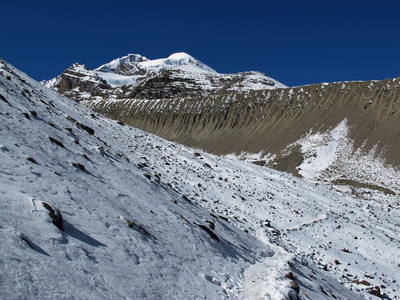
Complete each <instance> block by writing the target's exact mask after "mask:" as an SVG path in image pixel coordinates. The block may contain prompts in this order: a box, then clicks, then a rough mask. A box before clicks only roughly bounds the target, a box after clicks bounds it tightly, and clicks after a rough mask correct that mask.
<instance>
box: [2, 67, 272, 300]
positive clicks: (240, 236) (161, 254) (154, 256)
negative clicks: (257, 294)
mask: <svg viewBox="0 0 400 300" xmlns="http://www.w3.org/2000/svg"><path fill="white" fill-rule="evenodd" d="M0 89H1V90H0V93H1V96H0V97H1V101H0V105H1V112H0V118H1V132H0V133H1V145H0V151H1V156H0V160H1V171H0V195H1V202H0V205H1V206H0V211H1V213H0V215H1V226H0V240H1V242H0V265H1V268H0V269H1V271H0V276H1V280H0V285H1V286H0V291H1V292H0V297H1V298H3V299H20V298H35V299H43V298H53V299H54V298H58V299H64V298H74V297H76V298H86V299H88V298H91V299H123V298H130V299H139V298H140V299H162V298H164V299H188V298H193V299H194V298H205V297H207V298H214V299H217V298H230V297H231V298H238V297H239V298H240V295H241V292H240V289H241V284H240V282H241V281H242V279H243V278H242V277H243V275H242V274H243V272H244V270H245V268H246V267H247V266H249V265H250V264H252V263H254V262H255V261H256V260H257V259H261V258H262V257H267V256H270V255H272V254H273V253H272V251H270V250H269V249H268V248H267V247H266V246H265V245H263V244H262V243H261V242H259V241H258V240H257V239H255V238H253V237H251V236H249V235H247V234H245V233H244V232H243V231H241V230H238V229H235V228H234V227H232V226H231V225H229V224H227V223H226V222H225V221H223V220H220V219H219V218H218V217H217V216H215V215H211V214H210V213H209V212H208V211H206V210H204V209H201V208H199V207H198V206H196V205H193V204H191V203H190V202H189V201H187V200H185V199H184V198H182V196H183V194H181V193H179V191H175V190H174V188H172V187H171V186H168V185H167V184H166V183H164V182H163V180H162V179H160V178H159V177H157V174H153V172H152V170H151V166H149V167H144V165H145V164H146V160H147V159H162V158H164V159H165V158H166V157H164V155H165V154H163V153H164V152H165V151H167V150H166V149H169V150H168V151H169V152H172V153H173V152H175V151H176V150H175V148H176V146H175V145H173V144H170V143H166V142H159V143H158V144H154V143H153V141H152V138H151V137H148V136H147V135H145V134H144V133H142V132H140V131H138V130H134V129H132V128H128V127H123V128H122V127H121V126H120V125H118V124H117V123H115V122H114V121H107V120H105V119H104V118H99V117H97V116H95V115H91V114H90V113H89V111H87V110H86V109H84V108H83V107H80V106H77V105H73V104H72V103H71V102H70V100H69V99H66V98H60V96H59V95H57V94H56V93H55V92H52V91H50V90H48V89H46V88H45V87H40V86H38V84H37V83H35V82H34V81H33V80H31V79H29V78H28V77H27V76H25V75H23V74H21V73H20V72H18V71H17V70H15V69H14V68H12V67H11V66H9V65H8V64H7V63H5V62H1V65H0ZM139 149H140V150H139ZM186 155H190V157H192V156H193V153H190V152H188V153H186ZM154 157H156V158H154ZM182 161H183V159H182ZM188 179H189V180H190V178H188ZM43 203H47V204H49V205H50V206H51V207H52V208H53V209H55V210H56V209H59V210H60V211H61V213H62V215H63V217H64V231H61V230H59V229H58V228H56V227H55V226H53V224H51V220H50V217H49V211H48V210H46V209H45V207H44V206H43ZM210 224H212V228H210V227H211V225H210ZM209 226H210V227H209Z"/></svg>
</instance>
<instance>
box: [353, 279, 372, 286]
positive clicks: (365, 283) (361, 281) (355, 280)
mask: <svg viewBox="0 0 400 300" xmlns="http://www.w3.org/2000/svg"><path fill="white" fill-rule="evenodd" d="M351 283H355V284H362V285H365V286H370V285H371V284H370V283H369V282H368V281H366V280H364V279H354V280H353V281H352V282H351Z"/></svg>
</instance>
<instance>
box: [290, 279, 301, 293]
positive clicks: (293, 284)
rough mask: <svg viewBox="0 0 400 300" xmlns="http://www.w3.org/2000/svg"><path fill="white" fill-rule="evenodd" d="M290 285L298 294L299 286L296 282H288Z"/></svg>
mask: <svg viewBox="0 0 400 300" xmlns="http://www.w3.org/2000/svg"><path fill="white" fill-rule="evenodd" d="M290 284H291V285H292V289H294V290H295V291H296V293H297V294H298V293H299V292H300V287H299V285H298V284H297V283H296V282H294V281H293V280H292V281H291V282H290Z"/></svg>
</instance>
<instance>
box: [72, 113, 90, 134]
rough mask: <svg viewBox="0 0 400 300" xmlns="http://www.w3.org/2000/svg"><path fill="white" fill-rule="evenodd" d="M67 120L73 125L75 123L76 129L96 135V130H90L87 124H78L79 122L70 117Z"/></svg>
mask: <svg viewBox="0 0 400 300" xmlns="http://www.w3.org/2000/svg"><path fill="white" fill-rule="evenodd" d="M67 120H69V121H71V122H72V123H74V124H75V125H76V127H78V128H82V129H83V130H85V131H86V132H87V133H89V134H90V135H94V130H93V129H92V128H90V127H89V126H86V125H85V124H82V123H81V122H78V121H77V120H75V119H74V118H72V117H70V116H67Z"/></svg>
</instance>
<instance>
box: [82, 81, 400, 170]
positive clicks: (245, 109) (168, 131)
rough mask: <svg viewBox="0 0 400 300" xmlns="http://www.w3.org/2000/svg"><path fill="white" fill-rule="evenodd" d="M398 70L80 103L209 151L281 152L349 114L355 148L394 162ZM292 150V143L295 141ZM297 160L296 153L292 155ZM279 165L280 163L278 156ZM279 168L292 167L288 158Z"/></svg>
mask: <svg viewBox="0 0 400 300" xmlns="http://www.w3.org/2000/svg"><path fill="white" fill-rule="evenodd" d="M399 81H400V78H397V79H386V80H382V81H365V82H340V83H330V84H316V85H308V86H301V87H295V88H285V89H276V90H265V91H253V92H247V93H237V94H233V93H231V94H219V95H218V94H217V95H211V96H208V97H206V98H198V99H168V100H132V99H130V100H120V101H118V100H109V101H104V100H101V101H91V102H86V103H85V104H86V105H88V106H89V107H91V108H92V109H94V110H96V111H98V112H100V113H102V114H104V115H106V116H108V117H110V118H113V119H116V120H120V121H122V122H124V123H126V124H129V125H132V126H135V127H138V128H141V129H143V130H145V131H148V132H151V133H154V134H156V135H159V136H161V137H163V138H166V139H168V140H171V141H174V142H178V143H182V144H185V145H189V146H192V147H198V148H202V149H203V150H206V151H208V152H211V153H215V154H228V153H237V154H238V153H241V152H249V153H259V152H260V151H262V152H264V153H272V154H277V155H279V154H280V153H282V151H284V150H285V149H286V148H287V147H288V145H290V144H292V143H295V142H296V141H298V140H299V139H300V138H301V137H302V136H304V135H306V134H307V133H315V132H321V133H323V132H326V131H327V130H329V129H332V128H334V127H336V126H337V125H338V124H339V123H340V122H341V121H343V120H344V119H347V124H348V125H350V127H351V133H350V138H351V139H353V140H354V146H355V149H357V148H362V149H363V150H364V151H369V150H371V149H372V148H374V147H376V152H375V153H376V155H380V156H381V157H383V158H384V159H385V163H386V164H388V165H392V166H395V167H396V168H399V166H400V155H399V153H400V151H399V147H400V82H399ZM297 150H298V149H297ZM290 159H294V160H295V161H296V160H297V161H298V160H300V161H301V158H299V157H296V155H294V157H293V155H292V157H291V158H290ZM278 165H279V164H278ZM283 165H284V167H282V169H286V170H288V171H293V170H291V169H293V166H292V167H291V169H290V165H291V164H290V163H287V162H286V165H285V163H284V164H283Z"/></svg>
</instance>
